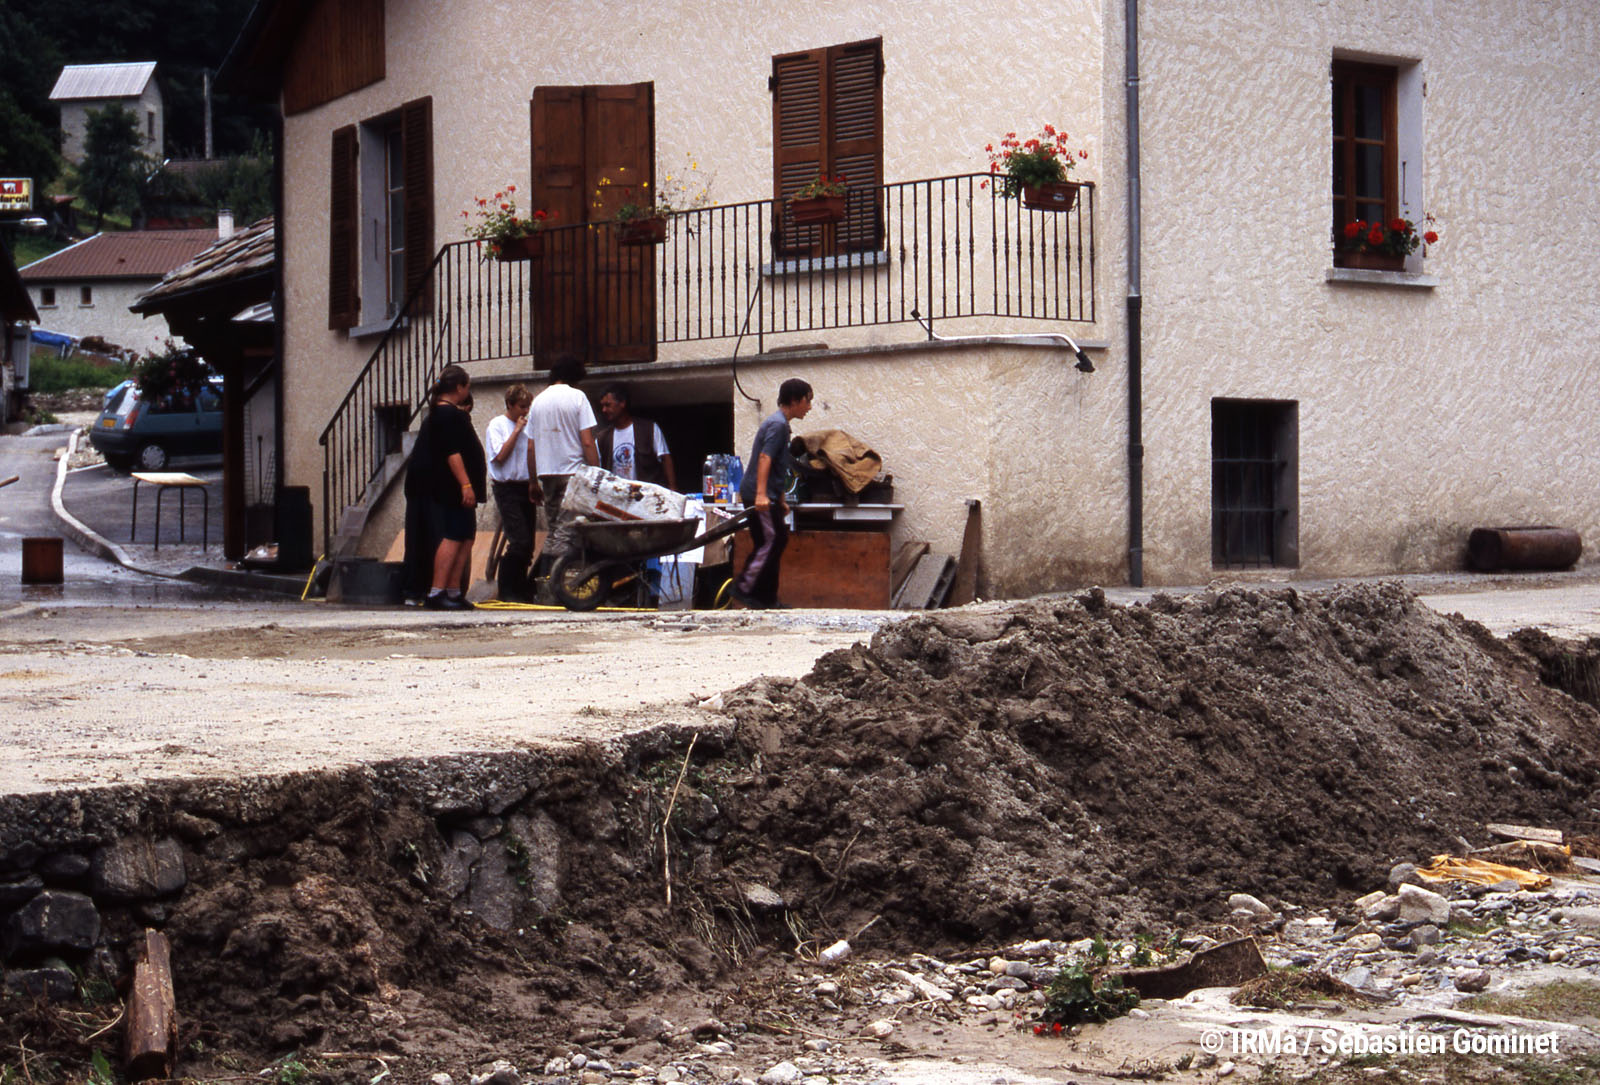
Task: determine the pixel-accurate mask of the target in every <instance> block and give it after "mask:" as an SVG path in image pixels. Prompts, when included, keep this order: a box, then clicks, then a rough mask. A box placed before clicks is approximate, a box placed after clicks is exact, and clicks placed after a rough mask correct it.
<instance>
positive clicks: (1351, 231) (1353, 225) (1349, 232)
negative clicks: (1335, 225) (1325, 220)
mask: <svg viewBox="0 0 1600 1085" xmlns="http://www.w3.org/2000/svg"><path fill="white" fill-rule="evenodd" d="M1363 228H1364V227H1363V226H1362V224H1361V223H1359V222H1347V223H1345V225H1344V236H1345V237H1348V238H1349V239H1350V240H1352V241H1354V240H1355V239H1356V238H1358V237H1360V236H1361V231H1362V229H1363Z"/></svg>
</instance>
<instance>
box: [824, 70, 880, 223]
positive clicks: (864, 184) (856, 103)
mask: <svg viewBox="0 0 1600 1085" xmlns="http://www.w3.org/2000/svg"><path fill="white" fill-rule="evenodd" d="M882 56H883V53H882V43H881V42H880V41H867V42H856V43H855V44H852V45H838V46H834V47H833V48H832V49H829V50H828V90H829V95H828V97H829V102H828V162H829V165H830V168H831V171H832V172H833V173H835V174H843V175H844V176H845V178H846V180H847V181H848V183H849V185H850V200H849V203H848V204H847V205H846V211H845V220H844V221H843V222H842V223H840V224H839V225H838V227H836V236H835V244H836V245H837V247H838V249H840V250H842V251H856V250H861V249H875V248H877V247H878V234H879V227H878V203H879V199H880V197H881V193H882V187H883V79H882V73H883V60H882Z"/></svg>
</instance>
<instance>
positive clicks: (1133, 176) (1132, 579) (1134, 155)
mask: <svg viewBox="0 0 1600 1085" xmlns="http://www.w3.org/2000/svg"><path fill="white" fill-rule="evenodd" d="M1124 9H1125V12H1126V16H1125V18H1126V22H1127V25H1126V27H1125V37H1124V51H1125V54H1126V55H1125V67H1126V70H1127V103H1128V583H1129V584H1130V585H1132V586H1133V587H1135V588H1142V587H1144V387H1143V380H1144V374H1143V366H1144V360H1143V357H1142V355H1141V354H1140V351H1139V344H1140V340H1141V338H1142V334H1143V333H1142V330H1141V315H1142V313H1143V309H1144V304H1143V301H1144V299H1143V298H1142V297H1141V296H1140V294H1139V253H1140V248H1141V245H1142V240H1141V233H1140V224H1139V0H1124Z"/></svg>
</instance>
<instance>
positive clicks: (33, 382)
mask: <svg viewBox="0 0 1600 1085" xmlns="http://www.w3.org/2000/svg"><path fill="white" fill-rule="evenodd" d="M129 375H130V371H129V369H128V367H127V366H125V365H123V364H122V363H121V362H116V361H112V360H110V359H107V358H97V357H95V356H94V355H90V354H80V353H78V352H76V351H74V352H73V353H71V354H68V355H67V356H66V357H65V358H63V357H61V355H60V354H58V353H56V352H55V351H54V350H36V351H34V352H33V357H32V358H31V359H30V361H29V364H28V390H29V391H30V392H38V393H48V392H66V391H70V390H72V389H74V388H112V387H115V386H116V385H118V384H120V383H122V382H123V381H124V380H127V379H128V377H129Z"/></svg>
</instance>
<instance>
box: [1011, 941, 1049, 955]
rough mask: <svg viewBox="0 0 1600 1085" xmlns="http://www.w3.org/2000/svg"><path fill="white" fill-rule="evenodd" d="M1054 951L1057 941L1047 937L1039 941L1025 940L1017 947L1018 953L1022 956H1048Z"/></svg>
mask: <svg viewBox="0 0 1600 1085" xmlns="http://www.w3.org/2000/svg"><path fill="white" fill-rule="evenodd" d="M1054 952H1055V943H1054V942H1051V941H1049V940H1047V939H1041V940H1040V941H1037V942H1024V943H1022V944H1021V945H1020V946H1018V947H1017V955H1018V956H1020V957H1048V956H1049V955H1050V954H1052V953H1054Z"/></svg>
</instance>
